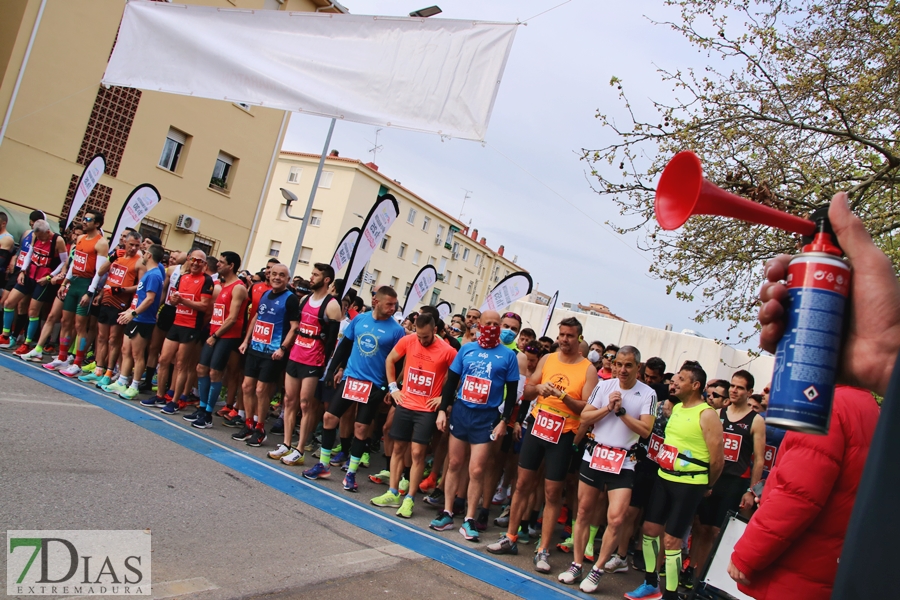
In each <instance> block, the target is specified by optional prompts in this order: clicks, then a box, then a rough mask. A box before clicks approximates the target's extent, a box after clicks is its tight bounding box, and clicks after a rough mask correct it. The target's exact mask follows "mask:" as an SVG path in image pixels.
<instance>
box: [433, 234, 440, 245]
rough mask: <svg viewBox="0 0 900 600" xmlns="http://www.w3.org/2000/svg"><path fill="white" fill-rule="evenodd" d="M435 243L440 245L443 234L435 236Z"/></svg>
mask: <svg viewBox="0 0 900 600" xmlns="http://www.w3.org/2000/svg"><path fill="white" fill-rule="evenodd" d="M434 245H435V246H440V245H441V236H439V235H438V236H435V238H434Z"/></svg>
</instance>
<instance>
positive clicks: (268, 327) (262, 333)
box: [250, 319, 275, 346]
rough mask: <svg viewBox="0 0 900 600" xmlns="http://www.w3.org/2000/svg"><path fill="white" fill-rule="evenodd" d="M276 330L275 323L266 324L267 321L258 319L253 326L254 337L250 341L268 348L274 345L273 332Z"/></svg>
mask: <svg viewBox="0 0 900 600" xmlns="http://www.w3.org/2000/svg"><path fill="white" fill-rule="evenodd" d="M274 329H275V324H274V323H266V322H265V321H260V320H259V319H257V321H256V324H255V325H254V326H253V335H252V336H251V337H250V339H251V340H252V341H254V342H256V343H257V344H263V345H264V346H268V345H269V344H271V343H272V331H274Z"/></svg>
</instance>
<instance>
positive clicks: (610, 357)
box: [597, 344, 619, 380]
mask: <svg viewBox="0 0 900 600" xmlns="http://www.w3.org/2000/svg"><path fill="white" fill-rule="evenodd" d="M618 352H619V347H618V346H616V345H615V344H610V345H609V346H607V347H606V352H604V353H603V356H602V357H601V359H602V363H603V364H602V366H601V367H600V370H599V371H597V375H598V376H599V377H600V379H603V380H606V379H612V378H613V362H615V360H616V354H617V353H618Z"/></svg>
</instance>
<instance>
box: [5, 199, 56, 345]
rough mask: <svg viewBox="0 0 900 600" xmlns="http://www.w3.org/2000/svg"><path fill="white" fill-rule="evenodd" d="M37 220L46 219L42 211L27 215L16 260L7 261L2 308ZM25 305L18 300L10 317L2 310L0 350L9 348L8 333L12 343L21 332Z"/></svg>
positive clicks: (17, 276)
mask: <svg viewBox="0 0 900 600" xmlns="http://www.w3.org/2000/svg"><path fill="white" fill-rule="evenodd" d="M7 218H8V217H7ZM38 220H43V221H46V220H47V219H46V217H45V216H44V213H43V212H42V211H39V210H33V211H31V214H30V215H28V229H26V230H25V231H24V232H22V238H21V239H20V240H19V253H18V254H17V255H16V260H15V262H12V260H7V264H6V273H5V274H6V279H5V281H4V286H3V300H4V306H5V300H6V296H7V295H8V294H9V292H11V291H12V289H13V287H15V285H16V284H17V283H18V281H19V272H20V271H21V270H22V265H24V264H25V256H26V255H27V254H28V251H29V250H30V249H31V240H32V236H33V235H34V229H32V228H33V227H34V222H35V221H38ZM3 245H4V247H8V246H9V241H8V240H6V239H5V238H4V240H3ZM10 250H12V249H10ZM10 258H11V256H10ZM25 304H26V303H25V298H24V297H22V298H21V299H20V300H19V304H18V306H16V307H14V308H13V311H12V312H13V314H12V315H11V316H7V311H6V309H5V308H4V312H3V323H4V325H3V328H4V332H3V334H2V335H0V348H9V347H11V346H12V344H13V342H12V341H10V340H9V339H8V338H9V337H10V335H9V334H10V333H12V334H13V335H12V338H13V341H14V340H15V338H17V337H18V335H19V333H20V332H21V330H22V327H20V325H22V317H23V316H24V315H25V314H27V309H26V306H25ZM10 318H11V319H12V321H9V323H10V325H9V327H7V326H6V324H7V319H10Z"/></svg>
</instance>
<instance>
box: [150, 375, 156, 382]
mask: <svg viewBox="0 0 900 600" xmlns="http://www.w3.org/2000/svg"><path fill="white" fill-rule="evenodd" d="M156 377H157V375H156V373H154V374H153V379H151V380H150V384H151V385H156V384H157V379H156Z"/></svg>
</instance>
